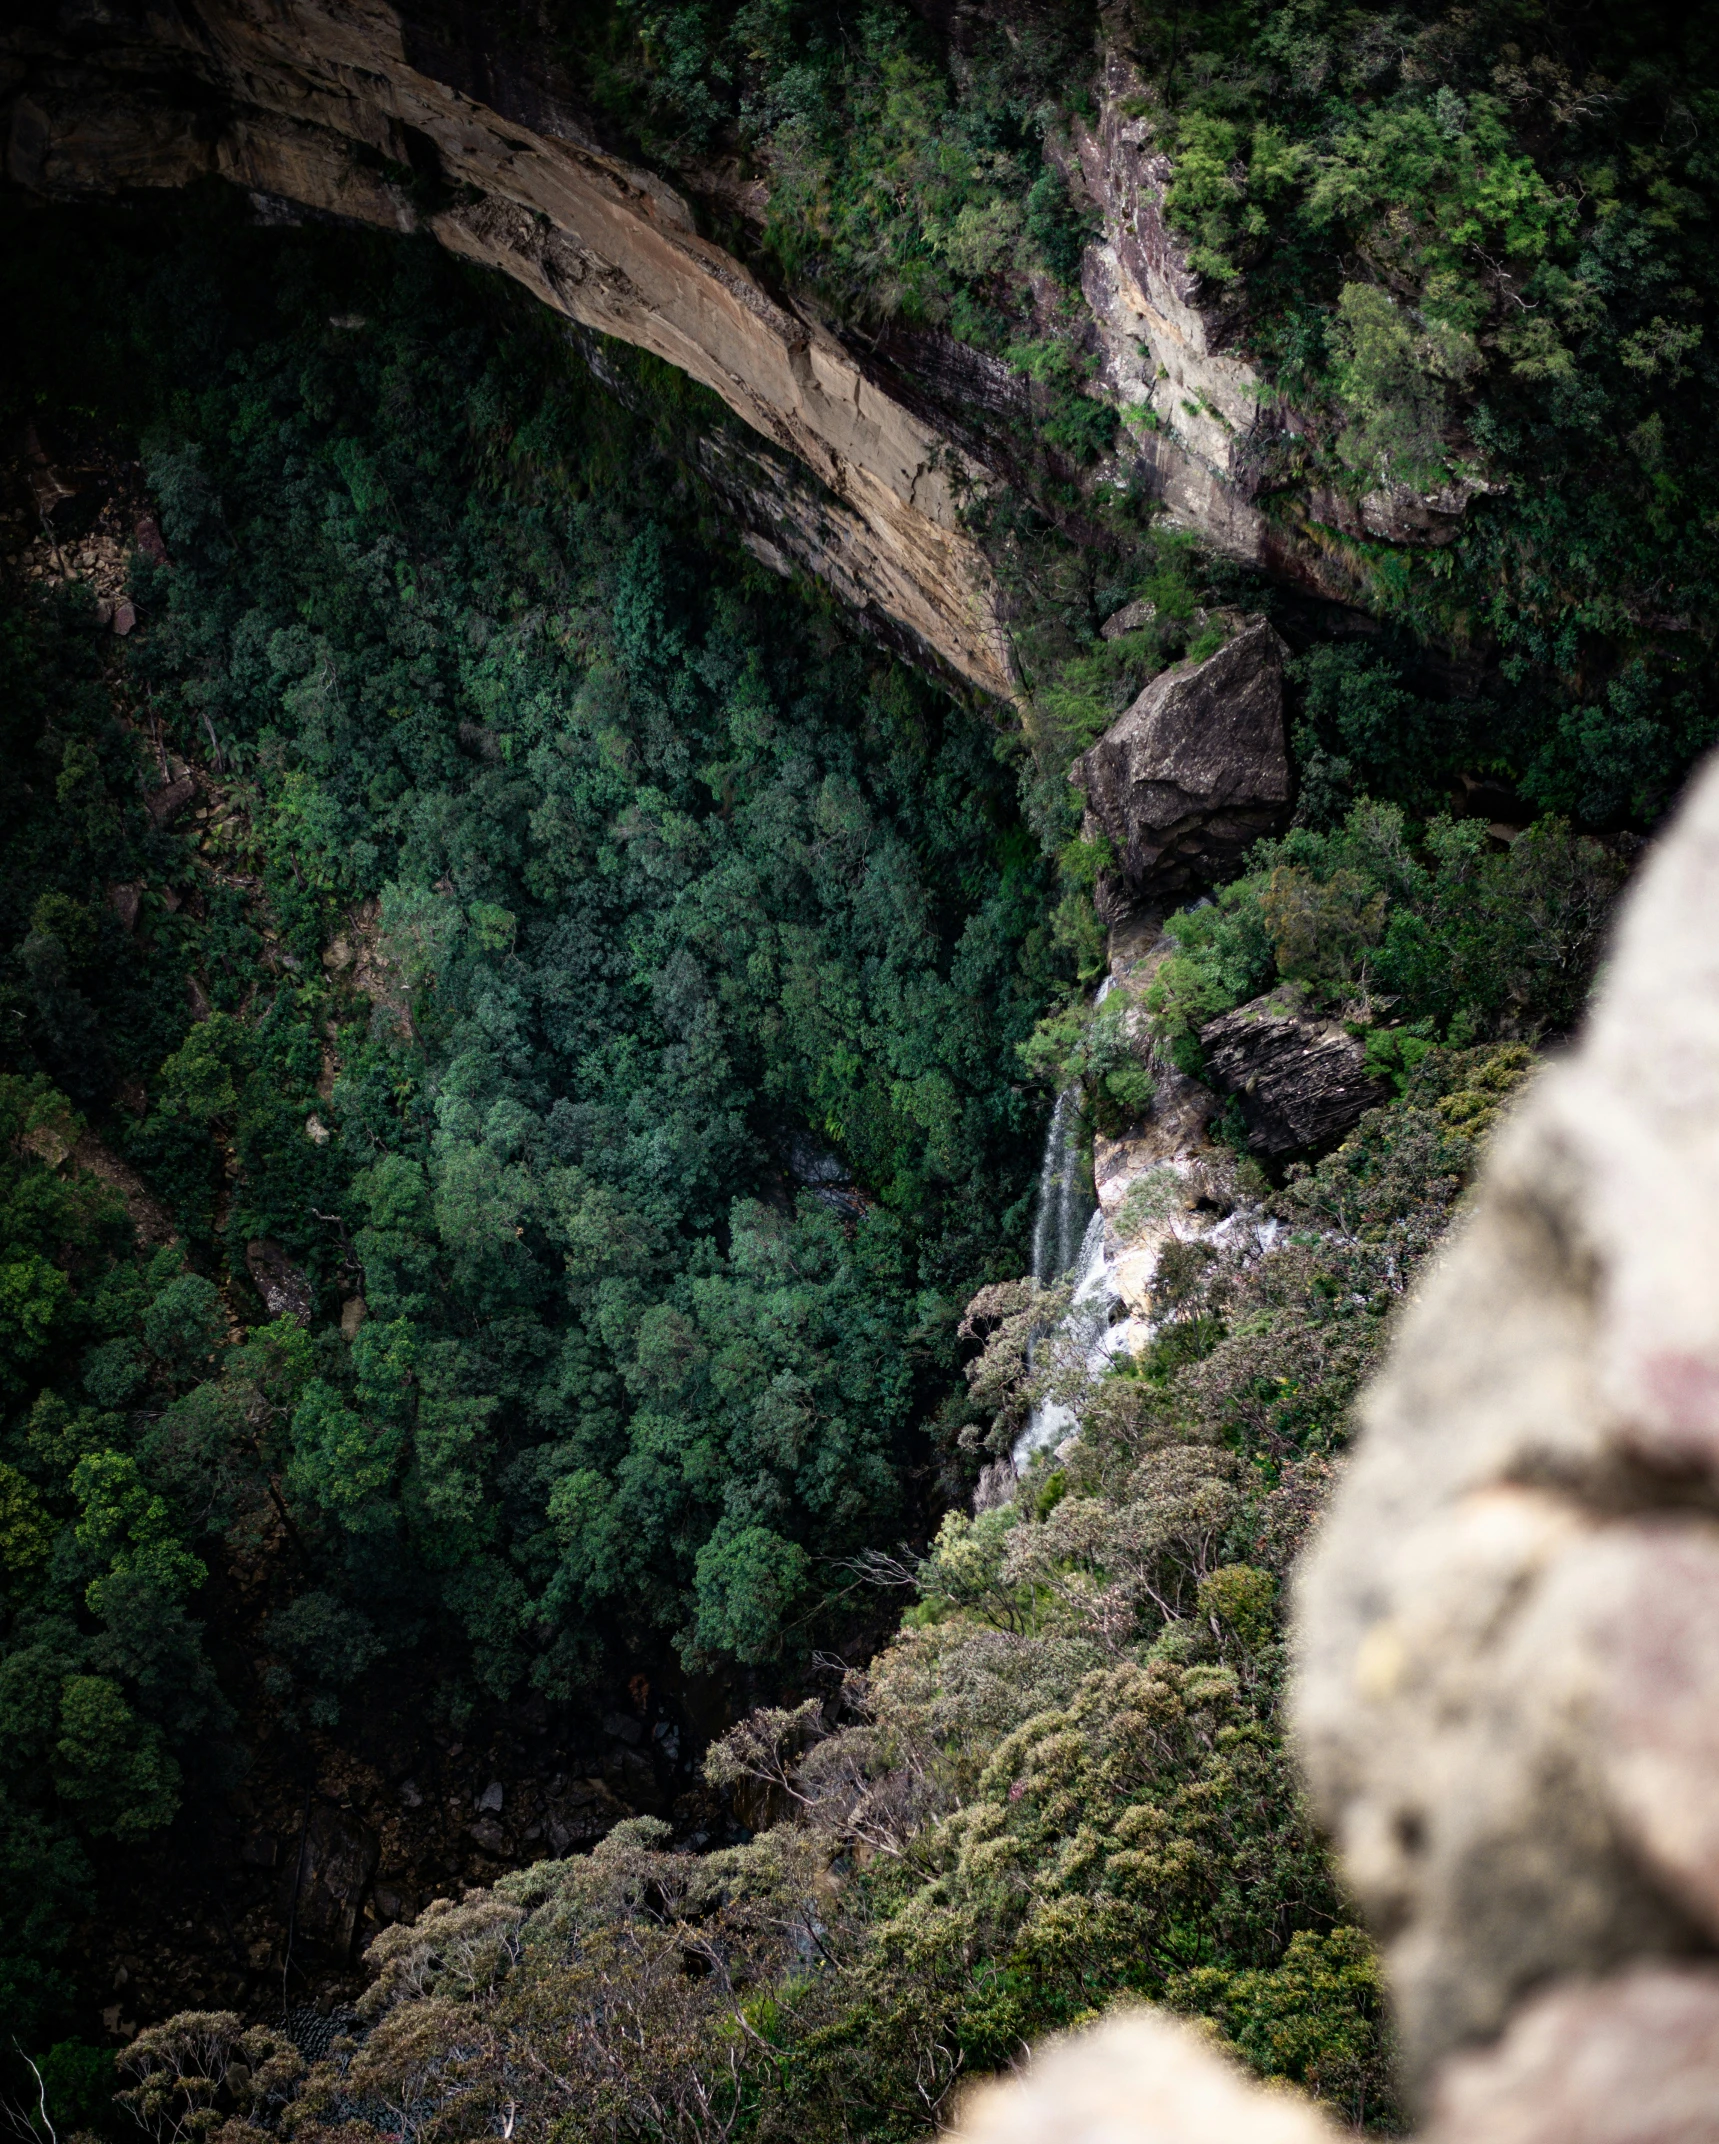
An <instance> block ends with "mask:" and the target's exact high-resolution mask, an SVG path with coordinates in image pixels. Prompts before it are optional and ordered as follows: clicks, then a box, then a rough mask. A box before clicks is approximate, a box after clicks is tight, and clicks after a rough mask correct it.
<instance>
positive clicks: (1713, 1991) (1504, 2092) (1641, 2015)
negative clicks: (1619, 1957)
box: [1425, 1966, 1719, 2144]
mask: <svg viewBox="0 0 1719 2144" xmlns="http://www.w3.org/2000/svg"><path fill="white" fill-rule="evenodd" d="M1716 2108H1719V1973H1714V1972H1712V1971H1697V1970H1689V1971H1681V1972H1677V1971H1670V1970H1667V1969H1666V1968H1664V1967H1658V1968H1656V1967H1651V1966H1649V1967H1641V1968H1638V1969H1637V1970H1636V1971H1634V1972H1631V1973H1626V1974H1623V1975H1622V1976H1620V1977H1619V1978H1618V1979H1616V1980H1609V1981H1600V1982H1597V1983H1595V1984H1592V1985H1586V1986H1575V1987H1564V1988H1557V1989H1554V1990H1552V1991H1551V1992H1550V1993H1549V1994H1546V1995H1544V1996H1541V1997H1540V1998H1539V1999H1538V2000H1536V2001H1534V2002H1531V2003H1530V2004H1528V2005H1527V2007H1526V2008H1525V2009H1524V2010H1523V2011H1522V2013H1521V2014H1520V2016H1518V2017H1517V2018H1516V2020H1515V2021H1514V2023H1513V2024H1512V2025H1511V2027H1510V2030H1509V2032H1508V2033H1507V2034H1506V2035H1505V2038H1504V2040H1503V2042H1502V2044H1501V2045H1500V2046H1498V2047H1497V2048H1494V2049H1489V2050H1488V2051H1487V2052H1486V2053H1485V2054H1483V2055H1468V2056H1464V2057H1462V2058H1461V2059H1459V2060H1458V2061H1455V2062H1453V2063H1451V2064H1450V2066H1449V2068H1448V2069H1447V2070H1446V2071H1445V2073H1444V2075H1443V2076H1442V2077H1441V2078H1440V2080H1439V2085H1438V2091H1437V2093H1436V2096H1435V2098H1434V2101H1433V2106H1432V2118H1431V2121H1430V2123H1429V2125H1428V2127H1427V2129H1426V2131H1425V2144H1707V2140H1708V2139H1709V2138H1711V2137H1712V2135H1713V2132H1714V2127H1715V2109H1716Z"/></svg>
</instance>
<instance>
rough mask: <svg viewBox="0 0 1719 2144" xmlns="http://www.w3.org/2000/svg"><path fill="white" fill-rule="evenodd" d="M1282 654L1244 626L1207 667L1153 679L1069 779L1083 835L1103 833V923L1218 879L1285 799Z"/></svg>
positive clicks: (1266, 636) (1180, 668) (1266, 630)
mask: <svg viewBox="0 0 1719 2144" xmlns="http://www.w3.org/2000/svg"><path fill="white" fill-rule="evenodd" d="M1284 652H1285V650H1284V646H1283V643H1282V641H1281V640H1280V639H1279V638H1278V636H1277V634H1276V632H1275V631H1274V630H1273V628H1272V626H1271V624H1270V623H1269V621H1268V620H1266V619H1264V618H1254V619H1250V620H1249V621H1248V622H1247V623H1246V624H1245V625H1244V626H1243V627H1242V630H1241V631H1240V632H1238V633H1237V634H1236V635H1235V636H1234V638H1233V639H1231V640H1230V641H1228V642H1227V643H1226V644H1225V645H1224V646H1223V647H1221V648H1220V649H1219V650H1218V651H1217V653H1216V654H1215V655H1209V656H1207V658H1206V659H1205V661H1204V662H1199V663H1178V664H1177V665H1176V666H1175V667H1174V668H1173V669H1170V670H1166V671H1165V672H1164V673H1163V675H1162V676H1161V677H1156V678H1154V679H1153V680H1152V682H1151V684H1150V685H1148V686H1147V688H1146V690H1145V691H1144V692H1143V693H1142V694H1141V695H1140V697H1139V699H1137V700H1136V701H1135V703H1134V705H1133V706H1132V707H1131V708H1129V710H1128V712H1127V713H1126V714H1125V715H1123V716H1122V718H1121V719H1120V720H1119V721H1118V722H1116V723H1114V724H1113V725H1112V726H1111V728H1110V729H1108V730H1106V732H1105V733H1104V735H1103V736H1102V737H1101V738H1100V739H1099V741H1098V742H1097V744H1095V745H1094V746H1093V747H1092V749H1091V750H1090V751H1088V752H1085V753H1083V754H1082V756H1081V757H1080V758H1079V759H1077V760H1076V761H1075V763H1074V765H1073V767H1072V768H1071V769H1070V770H1069V780H1070V781H1072V782H1073V783H1074V784H1075V785H1076V787H1078V788H1079V789H1081V790H1082V791H1083V792H1084V793H1085V797H1086V813H1087V827H1086V832H1087V838H1089V839H1090V838H1091V837H1092V835H1093V833H1094V832H1097V831H1102V832H1103V833H1104V834H1106V835H1108V836H1109V839H1110V844H1111V847H1112V848H1113V850H1114V851H1115V854H1116V859H1117V869H1116V871H1115V872H1114V873H1110V874H1106V876H1105V877H1104V878H1101V879H1100V881H1099V889H1098V891H1099V907H1100V909H1101V911H1102V912H1103V913H1104V914H1105V915H1106V917H1107V919H1110V918H1115V917H1119V916H1121V915H1123V914H1124V913H1126V911H1127V910H1128V909H1129V908H1131V907H1134V906H1137V905H1139V904H1140V903H1142V902H1145V901H1149V900H1157V899H1161V898H1163V897H1164V896H1167V895H1171V894H1178V893H1182V892H1184V891H1186V889H1188V888H1189V887H1191V886H1198V885H1201V884H1206V883H1209V882H1210V881H1212V880H1213V879H1216V878H1218V877H1220V876H1222V874H1223V872H1224V871H1225V870H1226V869H1227V868H1228V867H1229V866H1230V865H1232V864H1233V863H1234V862H1235V861H1236V859H1237V858H1239V857H1240V856H1241V854H1242V853H1243V851H1244V850H1245V849H1247V848H1248V847H1249V846H1250V844H1251V843H1253V842H1255V841H1257V840H1258V839H1259V837H1260V835H1261V834H1263V833H1265V832H1267V831H1268V830H1269V829H1270V827H1271V826H1272V824H1273V823H1274V822H1275V820H1276V819H1277V817H1278V815H1279V814H1280V812H1281V811H1282V809H1283V807H1284V805H1285V804H1287V803H1288V801H1289V759H1288V755H1287V753H1286V752H1285V749H1284V739H1283V657H1284Z"/></svg>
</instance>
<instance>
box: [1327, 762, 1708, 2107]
mask: <svg viewBox="0 0 1719 2144" xmlns="http://www.w3.org/2000/svg"><path fill="white" fill-rule="evenodd" d="M1716 902H1719V767H1709V769H1708V770H1707V772H1706V774H1705V775H1704V776H1703V777H1702V778H1701V780H1700V782H1699V783H1698V785H1697V786H1696V788H1695V790H1694V792H1693V794H1692V796H1691V798H1690V800H1689V801H1688V803H1687V804H1686V806H1685V808H1684V810H1683V812H1682V813H1681V815H1680V817H1679V819H1678V821H1677V823H1676V825H1675V827H1674V828H1673V830H1672V831H1671V833H1670V834H1669V835H1668V836H1667V837H1666V838H1665V840H1664V842H1663V844H1662V846H1661V847H1660V849H1659V850H1658V852H1657V853H1656V854H1655V856H1654V857H1653V858H1652V859H1651V861H1650V862H1649V864H1648V866H1647V868H1646V870H1645V872H1644V874H1643V877H1642V879H1641V882H1640V883H1639V885H1638V886H1637V888H1636V890H1635V892H1634V894H1633V896H1632V897H1631V899H1630V901H1629V903H1628V905H1627V908H1626V911H1625V914H1624V917H1623V920H1622V924H1621V927H1620V931H1619V935H1618V941H1617V947H1616V953H1615V958H1614V961H1613V964H1612V967H1611V970H1610V972H1609V976H1608V980H1607V983H1606V986H1605V988H1604V989H1603V991H1602V993H1601V995H1600V997H1599V999H1598V1002H1597V1004H1596V1006H1595V1009H1594V1012H1593V1014H1592V1016H1591V1020H1590V1024H1589V1027H1588V1031H1587V1034H1586V1036H1585V1038H1584V1040H1583V1043H1582V1045H1581V1047H1580V1049H1579V1050H1578V1051H1577V1052H1576V1053H1575V1054H1574V1056H1573V1057H1571V1058H1570V1059H1569V1060H1567V1061H1566V1062H1564V1063H1562V1064H1560V1065H1557V1066H1554V1067H1553V1068H1552V1069H1551V1070H1549V1071H1547V1072H1546V1073H1544V1074H1543V1075H1542V1077H1541V1079H1540V1081H1539V1082H1538V1083H1537V1085H1536V1087H1535V1089H1534V1090H1533V1092H1532V1093H1531V1095H1530V1097H1529V1099H1528V1100H1527V1102H1526V1103H1525V1104H1524V1106H1523V1107H1522V1109H1521V1111H1520V1113H1519V1114H1518V1116H1517V1118H1516V1119H1515V1121H1514V1122H1513V1123H1512V1124H1511V1125H1509V1126H1507V1127H1506V1128H1505V1130H1504V1131H1503V1132H1502V1133H1501V1134H1500V1135H1499V1139H1498V1143H1497V1146H1496V1148H1495V1150H1494V1153H1493V1157H1492V1160H1491V1163H1490V1165H1489V1168H1488V1171H1487V1177H1486V1181H1485V1184H1484V1186H1483V1189H1482V1192H1481V1195H1480V1197H1479V1199H1478V1201H1477V1204H1476V1209H1475V1211H1474V1214H1473V1217H1472V1219H1471V1220H1470V1222H1469V1223H1468V1225H1467V1227H1466V1229H1465V1230H1464V1232H1463V1233H1462V1235H1461V1236H1460V1238H1459V1239H1458V1241H1457V1242H1456V1243H1455V1245H1454V1246H1453V1247H1452V1249H1451V1250H1450V1251H1449V1252H1448V1254H1447V1255H1446V1256H1445V1257H1444V1259H1443V1260H1442V1261H1441V1262H1440V1263H1439V1264H1438V1266H1437V1267H1436V1268H1435V1270H1434V1271H1433V1272H1432V1273H1431V1275H1430V1277H1429V1278H1428V1279H1427V1280H1426V1282H1425V1284H1424V1286H1423V1288H1422V1290H1421V1292H1420V1294H1419V1296H1418V1298H1417V1299H1416V1301H1415V1302H1414V1303H1413V1305H1412V1306H1411V1308H1410V1311H1409V1314H1408V1316H1407V1317H1406V1318H1405V1320H1404V1323H1403V1326H1402V1329H1401V1332H1400V1333H1399V1335H1398V1339H1397V1342H1396V1346H1395V1348H1394V1350H1393V1353H1392V1356H1391V1359H1390V1363H1389V1365H1388V1367H1387V1369H1386V1371H1385V1373H1384V1375H1383V1376H1382V1377H1381V1379H1380V1381H1379V1382H1378V1384H1377V1385H1376V1386H1375V1387H1374V1389H1373V1391H1372V1393H1371V1394H1370V1396H1369V1398H1368V1400H1367V1402H1366V1405H1365V1407H1364V1410H1363V1419H1364V1433H1363V1436H1362V1438H1361V1443H1360V1448H1359V1451H1358V1453H1357V1456H1356V1457H1355V1459H1354V1461H1353V1462H1352V1464H1351V1466H1350V1469H1349V1471H1348V1473H1347V1475H1346V1477H1345V1480H1344V1484H1343V1487H1342V1489H1341V1490H1340V1492H1339V1494H1338V1497H1337V1499H1336V1502H1335V1504H1334V1506H1333V1508H1332V1510H1331V1512H1330V1514H1329V1516H1328V1518H1327V1521H1326V1523H1325V1526H1324V1528H1323V1531H1322V1533H1321V1535H1320V1537H1319V1541H1318V1544H1317V1547H1316V1550H1315V1552H1314V1554H1313V1555H1312V1557H1311V1559H1310V1561H1309V1563H1308V1565H1307V1566H1306V1568H1305V1569H1304V1571H1303V1573H1302V1576H1301V1581H1300V1593H1299V1632H1300V1636H1299V1651H1300V1672H1299V1678H1298V1687H1297V1696H1296V1700H1295V1710H1296V1719H1297V1728H1298V1735H1299V1741H1300V1747H1301V1752H1302V1755H1303V1758H1304V1762H1305V1764H1306V1767H1307V1770H1308V1772H1309V1775H1310V1778H1311V1782H1312V1786H1313V1789H1314V1793H1315V1796H1316V1800H1317V1802H1318V1805H1319V1807H1320V1809H1321V1810H1322V1812H1323V1814H1324V1816H1325V1818H1326V1820H1327V1821H1328V1822H1329V1824H1330V1825H1331V1827H1332V1830H1333V1833H1334V1835H1335V1838H1336V1841H1337V1844H1338V1846H1339V1848H1340V1850H1341V1852H1342V1855H1343V1858H1344V1862H1345V1866H1346V1869H1347V1872H1348V1875H1349V1878H1350V1881H1351V1882H1352V1884H1353V1885H1354V1887H1355V1889H1356V1892H1357V1894H1358V1895H1359V1897H1360V1898H1361V1900H1362V1902H1363V1903H1364V1905H1365V1906H1366V1908H1367V1910H1368V1912H1369V1914H1370V1916H1371V1917H1372V1918H1373V1920H1374V1922H1375V1924H1376V1925H1377V1926H1378V1928H1379V1929H1380V1931H1381V1933H1382V1935H1383V1936H1384V1938H1385V1942H1386V1958H1387V1963H1388V1967H1389V1970H1390V1974H1391V1978H1392V1982H1393V1986H1394V1989H1395V1993H1396V1998H1397V2002H1398V2005H1399V2010H1400V2015H1401V2018H1402V2024H1403V2031H1404V2042H1405V2050H1406V2055H1407V2060H1408V2065H1409V2070H1410V2073H1411V2077H1412V2078H1414V2079H1417V2080H1419V2081H1421V2082H1422V2083H1423V2084H1424V2083H1425V2081H1426V2080H1427V2079H1428V2077H1429V2076H1430V2075H1431V2074H1432V2072H1433V2071H1434V2070H1435V2068H1436V2067H1437V2065H1438V2064H1439V2063H1440V2062H1441V2061H1442V2060H1444V2059H1445V2058H1447V2057H1448V2056H1450V2055H1451V2054H1452V2053H1453V2052H1456V2051H1458V2050H1460V2049H1463V2048H1465V2047H1468V2046H1471V2045H1475V2044H1478V2043H1481V2042H1484V2041H1486V2040H1488V2039H1489V2038H1491V2037H1493V2036H1495V2035H1496V2034H1498V2033H1499V2032H1500V2031H1502V2030H1503V2029H1504V2028H1505V2026H1506V2025H1507V2023H1508V2022H1509V2020H1510V2019H1511V2017H1512V2014H1513V2013H1514V2012H1515V2011H1516V2009H1517V2008H1518V2006H1519V2005H1521V2004H1522V2003H1523V2002H1524V2000H1525V1999H1526V1998H1527V1997H1528V1996H1529V1995H1530V1994H1531V1993H1532V1992H1534V1991H1536V1990H1538V1989H1540V1988H1541V1987H1544V1986H1546V1985H1547V1984H1549V1983H1556V1982H1559V1981H1565V1980H1570V1979H1573V1978H1578V1977H1589V1978H1591V1977H1595V1976H1604V1975H1608V1974H1613V1973H1616V1972H1618V1971H1619V1970H1620V1969H1622V1968H1623V1967H1625V1966H1626V1965H1628V1964H1629V1963H1630V1961H1632V1960H1635V1959H1640V1958H1644V1957H1645V1958H1655V1957H1658V1958H1667V1957H1674V1956H1676V1955H1678V1954H1680V1953H1683V1952H1686V1951H1689V1950H1691V1949H1704V1948H1711V1947H1712V1946H1713V1945H1714V1944H1715V1943H1716V1942H1719V1813H1716V1806H1715V1802H1716V1798H1715V1794H1714V1788H1713V1781H1714V1778H1715V1776H1716V1773H1719V1730H1716V1729H1715V1727H1714V1724H1713V1723H1714V1721H1715V1720H1719V1519H1716V1518H1715V1516H1714V1514H1715V1511H1716V1510H1719V1289H1716V1288H1715V1286H1714V1275H1715V1273H1719V943H1716V942H1715V939H1714V935H1713V932H1712V929H1711V917H1712V915H1713V913H1714V909H1715V904H1716ZM1476 2133H1479V2132H1476ZM1501 2133H1508V2134H1515V2133H1516V2132H1514V2131H1507V2132H1501ZM1523 2133H1524V2134H1529V2133H1532V2134H1535V2135H1538V2134H1540V2133H1541V2132H1540V2131H1533V2132H1527V2131H1524V2132H1523ZM1548 2133H1549V2132H1548ZM1584 2133H1591V2134H1595V2135H1598V2134H1602V2133H1603V2134H1605V2135H1607V2136H1613V2135H1616V2136H1619V2137H1622V2136H1625V2135H1629V2136H1633V2135H1636V2134H1644V2135H1645V2134H1648V2133H1650V2132H1649V2131H1646V2130H1641V2131H1638V2130H1636V2129H1633V2128H1630V2127H1629V2126H1628V2125H1627V2124H1625V2125H1624V2126H1619V2127H1614V2128H1608V2129H1604V2130H1603V2131H1602V2130H1599V2129H1593V2130H1591V2131H1588V2132H1584ZM1651 2133H1652V2134H1654V2135H1656V2136H1657V2135H1659V2134H1661V2133H1662V2132H1661V2131H1660V2130H1657V2129H1655V2130H1653V2131H1651ZM1663 2133H1664V2134H1667V2135H1670V2134H1676V2133H1681V2132H1677V2131H1675V2130H1672V2129H1668V2130H1666V2131H1664V2132H1663Z"/></svg>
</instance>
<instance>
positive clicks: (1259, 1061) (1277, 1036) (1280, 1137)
mask: <svg viewBox="0 0 1719 2144" xmlns="http://www.w3.org/2000/svg"><path fill="white" fill-rule="evenodd" d="M1200 1047H1201V1048H1202V1049H1203V1050H1204V1051H1205V1053H1206V1077H1207V1079H1208V1080H1209V1082H1210V1083H1211V1085H1212V1086H1214V1087H1215V1088H1216V1089H1217V1090H1218V1092H1219V1093H1220V1094H1233V1095H1234V1096H1235V1097H1236V1099H1237V1100H1238V1101H1239V1102H1240V1104H1241V1112H1242V1117H1243V1120H1244V1122H1245V1123H1246V1125H1247V1140H1248V1145H1249V1146H1251V1147H1252V1148H1253V1150H1254V1152H1255V1153H1256V1154H1272V1155H1276V1154H1294V1153H1298V1152H1300V1151H1302V1150H1303V1149H1305V1148H1307V1147H1314V1146H1323V1145H1325V1144H1326V1143H1327V1142H1328V1141H1330V1140H1333V1139H1339V1138H1341V1137H1342V1135H1343V1134H1344V1133H1345V1132H1347V1131H1349V1130H1351V1129H1352V1128H1353V1127H1354V1126H1355V1125H1356V1124H1357V1123H1358V1122H1359V1121H1360V1118H1361V1115H1362V1112H1363V1111H1364V1110H1368V1109H1376V1108H1377V1107H1378V1106H1379V1104H1380V1103H1382V1102H1384V1101H1386V1100H1388V1099H1389V1090H1388V1089H1387V1088H1386V1087H1385V1086H1384V1084H1383V1083H1382V1082H1381V1081H1379V1080H1376V1079H1374V1078H1372V1077H1370V1076H1369V1074H1368V1072H1367V1069H1366V1052H1365V1050H1364V1049H1363V1047H1362V1045H1361V1044H1360V1042H1358V1041H1357V1040H1356V1038H1355V1037H1354V1036H1353V1035H1351V1034H1349V1033H1348V1032H1347V1031H1346V1030H1345V1029H1344V1028H1342V1027H1340V1026H1339V1025H1338V1024H1337V1022H1336V1021H1335V1020H1322V1019H1319V1018H1317V1017H1316V1016H1314V1015H1312V1014H1309V1013H1307V1012H1305V1011H1304V1010H1303V1009H1302V1007H1301V1003H1300V999H1299V996H1298V994H1297V993H1296V992H1294V991H1293V990H1279V991H1275V992H1273V993H1272V995H1270V996H1269V997H1263V998H1255V999H1253V1000H1252V1002H1251V1003H1249V1004H1246V1005H1238V1006H1237V1007H1236V1009H1235V1011H1234V1012H1226V1013H1224V1014H1223V1015H1222V1016H1221V1017H1220V1018H1218V1019H1216V1020H1213V1021H1211V1022H1210V1023H1209V1024H1208V1025H1207V1026H1205V1027H1203V1028H1201V1030H1200Z"/></svg>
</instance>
